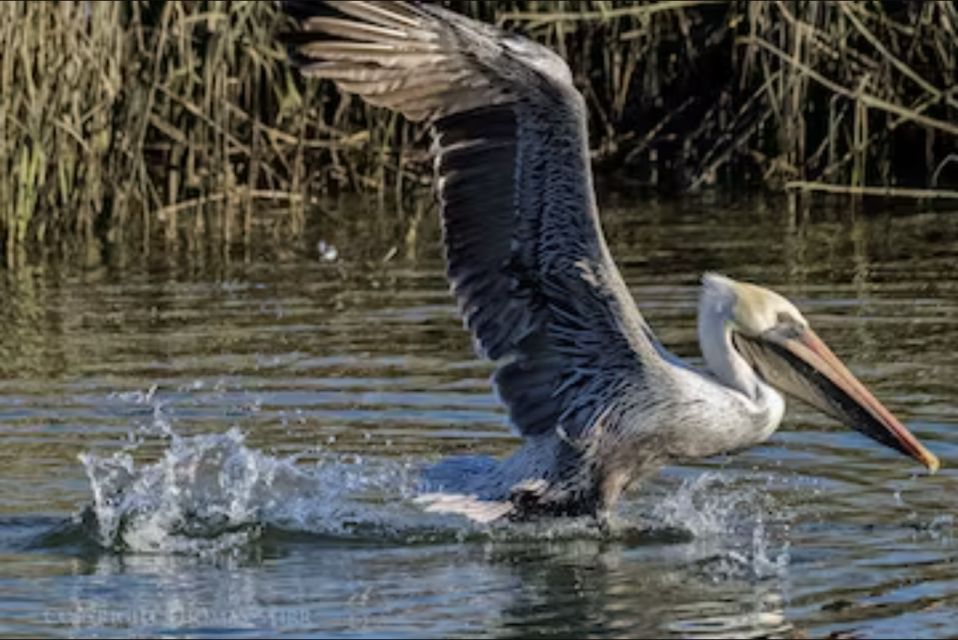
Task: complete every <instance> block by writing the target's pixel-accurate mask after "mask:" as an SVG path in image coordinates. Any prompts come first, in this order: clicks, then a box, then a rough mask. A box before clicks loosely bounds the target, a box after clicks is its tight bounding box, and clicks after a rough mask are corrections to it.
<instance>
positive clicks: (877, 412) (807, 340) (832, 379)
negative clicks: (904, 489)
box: [734, 329, 940, 473]
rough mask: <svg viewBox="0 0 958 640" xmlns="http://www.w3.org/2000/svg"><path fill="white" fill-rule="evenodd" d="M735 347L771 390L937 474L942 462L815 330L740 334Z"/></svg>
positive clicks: (737, 336) (736, 337) (736, 338)
mask: <svg viewBox="0 0 958 640" xmlns="http://www.w3.org/2000/svg"><path fill="white" fill-rule="evenodd" d="M734 339H735V345H736V347H737V348H738V349H739V351H740V352H741V353H742V355H743V356H744V357H745V358H746V359H747V360H749V361H750V362H751V363H752V365H753V366H754V367H755V368H756V370H757V371H758V372H759V374H760V375H761V376H762V377H763V378H764V379H765V380H766V381H767V382H768V383H769V384H771V385H772V386H774V387H776V388H777V389H780V390H781V391H783V392H785V393H787V394H788V395H790V396H793V397H795V398H798V399H799V400H802V401H804V402H807V403H808V404H810V405H812V406H813V407H815V408H817V409H819V410H820V411H823V412H824V413H826V414H828V415H830V416H832V417H834V418H835V419H837V420H839V421H841V422H842V423H844V424H846V425H848V426H849V427H852V428H853V429H856V430H857V431H860V432H862V433H863V434H865V435H867V436H868V437H870V438H872V439H874V440H876V441H878V442H880V443H882V444H884V445H886V446H888V447H891V448H893V449H895V450H897V451H900V452H901V453H904V454H905V455H908V456H911V457H912V458H914V459H915V460H917V461H918V462H920V463H922V464H923V465H925V466H926V467H928V469H929V470H930V471H931V472H932V473H934V472H935V471H937V470H938V467H939V466H940V462H939V460H938V458H937V457H936V456H935V454H933V453H932V452H931V451H929V450H928V449H926V448H925V446H924V445H922V444H921V442H919V441H918V439H917V438H916V437H915V436H914V435H912V433H911V432H910V431H909V430H908V429H907V428H906V427H905V425H903V424H902V423H901V422H900V421H899V420H898V418H896V417H895V416H894V415H892V413H891V411H889V410H888V409H887V408H886V407H885V405H883V404H882V403H881V402H879V400H878V399H877V398H876V397H875V396H874V395H872V393H871V392H870V391H869V390H868V389H866V388H865V385H863V384H862V383H861V382H860V381H859V380H858V378H856V377H855V376H854V374H852V372H851V371H849V370H848V367H846V366H845V365H844V364H843V363H842V361H841V360H839V359H838V357H837V356H836V355H835V354H834V353H832V350H831V349H829V348H828V346H827V345H826V344H825V343H824V342H823V341H822V340H821V338H819V337H818V336H817V335H816V334H815V332H814V331H812V330H811V329H805V330H804V331H802V332H801V333H799V334H797V335H786V336H783V335H780V334H778V333H776V332H774V331H771V332H768V333H767V334H765V335H763V336H762V337H761V338H757V339H756V338H746V337H744V336H740V335H736V336H735V338H734Z"/></svg>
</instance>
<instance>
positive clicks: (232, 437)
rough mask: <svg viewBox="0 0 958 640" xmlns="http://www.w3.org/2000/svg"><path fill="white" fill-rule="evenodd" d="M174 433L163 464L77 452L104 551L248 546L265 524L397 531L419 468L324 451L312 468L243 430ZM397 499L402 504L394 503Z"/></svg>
mask: <svg viewBox="0 0 958 640" xmlns="http://www.w3.org/2000/svg"><path fill="white" fill-rule="evenodd" d="M169 433H170V438H169V446H168V448H167V449H166V450H164V451H163V453H162V456H161V458H160V459H159V460H157V461H156V462H152V463H147V464H142V465H140V466H138V465H137V464H136V463H135V461H134V456H133V453H134V451H132V450H133V449H135V448H136V447H137V446H139V445H138V444H135V445H132V446H131V447H128V448H127V450H124V451H121V452H117V453H114V454H112V455H109V456H98V455H95V454H91V453H85V454H81V455H80V460H81V462H82V463H83V465H84V467H85V469H86V473H87V476H88V477H89V479H90V485H91V488H92V492H93V504H92V505H91V507H90V509H91V510H92V515H93V516H95V527H96V531H95V534H96V537H97V538H98V542H99V543H100V544H101V545H103V546H104V547H107V548H119V549H129V550H132V551H137V552H163V553H201V554H202V553H209V552H219V551H223V550H226V549H231V548H236V547H238V546H242V545H244V544H246V543H248V542H250V541H251V540H253V539H255V538H256V537H257V536H258V535H259V534H260V532H261V530H262V528H263V527H264V526H270V527H274V528H279V529H288V530H292V531H308V532H310V533H313V534H317V535H328V536H346V535H357V531H368V532H369V533H370V534H372V533H373V532H374V531H376V530H378V531H379V532H380V533H383V532H386V533H388V531H387V530H395V529H396V528H397V527H401V526H402V524H403V523H404V522H408V520H409V517H410V514H409V513H408V511H410V510H411V509H410V508H409V507H408V506H407V507H405V508H403V507H402V505H404V504H405V503H406V501H407V498H408V497H409V496H410V495H411V494H412V492H413V490H414V486H415V475H416V471H415V469H414V468H413V465H410V464H408V463H402V462H397V461H377V462H374V463H370V462H368V461H365V460H362V459H360V458H358V457H356V456H335V455H332V454H330V455H322V456H320V459H319V460H318V461H317V462H315V463H313V464H308V465H307V464H299V463H298V461H297V459H296V458H295V457H289V458H277V457H273V456H270V455H267V454H264V453H262V452H259V451H257V450H255V449H252V448H250V447H248V446H247V445H246V444H245V439H244V436H243V434H242V433H241V432H240V431H239V430H238V429H236V428H233V429H230V430H229V431H227V432H226V433H222V434H212V435H199V436H192V437H181V436H178V435H176V434H175V433H173V432H172V431H170V432H169ZM397 503H398V505H399V506H397Z"/></svg>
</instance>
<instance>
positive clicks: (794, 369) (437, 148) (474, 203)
mask: <svg viewBox="0 0 958 640" xmlns="http://www.w3.org/2000/svg"><path fill="white" fill-rule="evenodd" d="M284 6H285V7H286V10H287V12H289V13H290V14H291V15H293V16H294V17H296V18H297V19H298V20H299V24H300V33H299V34H298V35H297V36H296V37H295V41H294V42H293V43H292V45H291V49H292V57H293V60H294V62H296V63H297V64H298V65H299V68H300V70H301V72H302V73H303V74H305V75H306V76H312V77H317V78H326V79H329V80H332V81H334V82H335V83H336V84H337V85H338V86H339V88H340V89H341V90H343V91H345V92H347V93H352V94H356V95H358V96H361V97H362V99H364V100H365V101H366V102H368V103H370V104H372V105H377V106H381V107H385V108H387V109H391V110H394V111H398V112H400V113H402V114H404V115H405V116H406V117H407V118H408V119H410V120H414V121H424V122H427V123H428V125H429V127H430V129H431V133H432V140H433V144H432V154H433V157H434V162H435V174H436V181H435V184H436V191H437V194H438V200H439V205H440V210H441V215H442V222H443V238H444V247H445V255H446V261H447V275H448V278H449V281H450V285H451V289H452V292H453V293H454V295H455V298H456V300H457V302H458V306H459V311H460V313H461V315H462V318H463V322H464V324H465V326H466V327H467V328H468V329H469V330H470V331H471V332H472V335H473V337H474V341H475V346H476V350H477V352H478V354H479V355H480V356H481V357H484V358H487V359H489V360H491V361H493V362H494V363H495V365H496V370H495V373H494V375H493V385H494V387H495V390H496V391H497V393H498V396H499V398H500V399H501V401H502V403H503V404H504V405H505V407H506V409H507V410H508V416H509V420H510V422H511V424H512V425H513V426H514V427H515V429H516V430H517V431H518V432H519V434H520V435H521V436H522V437H523V443H522V445H521V446H520V447H519V448H518V450H517V451H516V452H515V453H514V454H513V455H512V456H511V457H509V458H507V459H505V460H504V461H502V462H499V461H495V460H492V459H490V458H478V457H467V458H453V459H450V460H447V461H445V462H441V463H439V464H438V465H436V466H435V467H433V468H432V469H429V470H427V471H426V473H425V478H426V482H427V485H428V487H430V489H431V491H430V493H429V494H427V495H426V496H425V498H426V502H427V508H428V509H430V510H436V511H449V512H456V513H461V514H464V515H467V516H470V517H473V518H475V519H477V520H483V521H488V520H494V519H497V518H503V517H507V518H511V519H521V518H530V517H537V516H579V515H592V516H595V517H596V518H598V519H599V521H600V522H604V521H605V519H606V518H607V517H608V515H609V513H610V510H611V509H612V508H613V507H614V505H615V504H616V502H617V501H618V499H619V497H620V495H621V494H622V492H623V490H624V489H626V488H627V487H629V486H632V485H634V484H636V483H637V482H638V481H639V480H641V479H642V478H643V477H646V476H648V475H649V474H650V473H652V472H654V471H656V470H658V469H659V468H660V467H661V466H663V465H666V464H669V463H673V462H680V461H683V460H689V459H698V458H706V457H709V456H715V455H717V454H721V453H725V452H730V451H735V450H739V449H743V448H745V447H750V446H753V445H756V444H759V443H761V442H764V441H765V440H766V439H768V438H769V437H770V436H771V435H772V434H773V433H774V432H775V430H776V429H777V428H778V426H779V425H780V424H781V422H782V417H783V415H784V412H785V400H784V398H783V394H785V395H787V396H790V397H792V398H796V399H798V400H801V401H804V402H806V403H808V404H810V405H811V406H813V407H815V408H817V409H819V410H820V411H822V412H824V413H825V414H827V415H828V416H831V417H833V418H834V419H836V420H838V421H840V422H842V423H844V424H845V425H847V426H849V427H851V428H854V429H856V430H858V431H860V432H862V433H863V434H865V435H866V436H868V437H870V438H872V439H874V440H876V441H878V442H880V443H882V444H884V445H886V446H888V447H891V448H893V449H896V450H897V451H899V452H901V453H903V454H906V455H909V456H911V457H912V458H914V459H915V460H916V461H918V462H920V463H922V464H924V465H925V466H927V468H928V469H929V470H930V471H931V472H934V471H935V470H937V468H938V466H939V462H938V459H937V458H936V457H935V455H934V454H932V453H931V452H930V451H929V450H928V449H926V448H925V447H924V446H923V445H922V444H921V443H920V442H919V441H918V440H917V439H916V438H915V437H914V436H913V435H912V434H911V433H910V432H909V431H908V429H907V428H905V426H904V425H903V424H902V423H901V422H899V421H898V419H896V418H895V416H893V415H892V414H891V412H890V411H889V410H888V409H886V408H885V406H884V405H883V404H882V403H881V402H879V401H878V400H877V399H876V398H875V396H873V395H872V394H871V393H870V392H869V391H868V390H867V389H866V388H865V386H864V385H863V384H862V383H861V382H859V381H858V380H857V379H856V378H855V376H854V375H853V374H852V373H851V372H850V371H849V370H848V368H846V367H845V365H843V364H842V363H841V361H840V360H839V359H838V358H837V357H836V356H835V355H834V353H832V351H831V350H830V349H829V348H828V347H827V346H826V345H825V343H824V342H822V340H821V339H820V338H819V337H818V336H817V335H816V334H815V332H814V331H813V330H812V329H811V327H810V326H809V324H808V321H806V320H805V318H804V317H803V316H802V314H801V313H800V312H799V310H798V309H797V308H796V307H795V306H794V305H793V304H792V303H791V302H789V301H788V300H786V299H785V298H784V297H782V296H781V295H779V294H777V293H775V292H773V291H770V290H768V289H765V288H762V287H759V286H756V285H754V284H748V283H745V282H738V281H736V280H733V279H731V278H728V277H725V276H722V275H718V274H715V273H709V274H706V275H705V276H704V277H703V279H702V288H701V295H700V298H699V305H698V337H699V343H700V346H701V350H702V355H703V357H704V360H705V363H706V365H707V370H705V371H700V370H696V369H695V368H693V367H691V366H690V365H688V364H686V363H685V362H683V361H682V360H680V359H679V358H677V357H676V356H674V355H672V354H671V353H669V352H668V351H667V350H666V349H665V348H664V347H663V346H662V345H661V344H660V343H659V341H658V340H657V339H656V338H655V336H654V334H653V333H652V330H651V329H650V327H649V325H648V324H647V323H646V322H645V320H644V319H643V317H642V314H641V313H640V311H639V308H638V306H637V305H636V303H635V301H634V300H633V298H632V295H631V294H630V292H629V289H628V288H627V287H626V285H625V283H624V281H623V279H622V276H621V274H620V273H619V270H618V269H617V268H616V265H615V263H614V262H613V260H612V257H611V255H610V254H609V249H608V247H607V245H606V241H605V238H604V237H603V234H602V229H601V226H600V222H599V217H598V210H597V207H596V201H595V193H594V190H593V184H592V173H591V167H590V162H589V146H588V135H587V126H586V106H585V102H584V100H583V97H582V95H581V94H580V93H579V92H578V90H576V88H575V86H574V85H573V81H572V75H571V73H570V71H569V67H568V66H567V65H566V63H565V61H564V60H563V59H562V58H561V57H559V56H558V55H557V54H556V53H554V52H553V51H551V50H549V49H547V48H545V47H543V46H541V45H539V44H536V43H534V42H532V41H530V40H527V39H526V38H523V37H520V36H517V35H513V34H510V33H506V32H504V31H501V30H499V29H497V28H495V27H493V26H491V25H487V24H484V23H481V22H477V21H475V20H472V19H468V18H466V17H464V16H462V15H459V14H456V13H454V12H451V11H448V10H446V9H443V8H441V7H438V6H434V5H427V4H419V3H415V2H372V1H370V2H360V1H354V0H350V1H347V2H336V1H327V2H325V3H323V4H319V3H311V2H302V1H300V2H288V3H286V4H285V5H284Z"/></svg>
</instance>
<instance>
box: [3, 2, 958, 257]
mask: <svg viewBox="0 0 958 640" xmlns="http://www.w3.org/2000/svg"><path fill="white" fill-rule="evenodd" d="M449 4H451V5H452V6H453V8H455V9H456V10H459V11H463V12H465V13H468V14H470V15H473V16H477V17H480V18H482V19H484V20H488V21H494V22H497V23H499V24H501V25H504V26H506V27H507V28H510V29H513V30H518V31H521V32H524V33H526V34H528V35H529V36H530V37H532V38H535V39H536V40H538V41H540V42H544V43H546V44H548V45H550V46H552V47H554V48H555V49H557V50H558V51H559V52H560V53H562V54H563V55H564V56H566V58H567V59H568V60H569V62H570V66H571V67H572V69H573V73H574V75H575V77H576V81H577V84H578V85H579V87H580V88H581V89H582V91H583V93H584V94H585V96H586V99H587V101H588V103H589V106H590V109H591V112H592V119H591V121H592V127H593V131H592V141H593V154H594V157H595V161H596V164H597V166H598V167H599V170H600V171H602V170H617V171H618V172H619V173H620V174H621V175H622V176H623V177H624V178H626V179H628V180H632V181H635V182H637V183H640V184H644V185H648V186H650V187H654V188H658V189H664V190H676V191H685V190H696V189H701V188H705V187H710V186H712V185H719V186H736V187H737V186H740V185H748V186H753V187H754V186H759V187H765V188H771V189H775V190H782V189H795V190H801V191H830V192H836V191H837V192H845V193H849V194H852V195H863V194H864V195H886V196H901V197H909V198H916V197H917V198H923V197H928V198H935V197H950V195H949V194H953V193H954V190H955V187H956V186H958V45H956V42H958V13H956V6H955V4H954V3H952V2H944V1H941V2H923V3H912V2H909V3H905V2H861V3H859V2H831V3H819V2H804V1H803V2H799V1H788V2H762V3H751V2H744V1H736V2H710V1H708V0H662V1H660V2H649V3H627V2H618V1H617V2H610V1H601V0H588V1H582V2H578V1H576V2H551V1H550V2H546V1H542V0H504V1H502V2H483V1H479V0H459V1H453V2H450V3H449ZM290 28H291V25H290V24H289V23H288V22H287V21H286V19H285V18H284V17H283V16H282V15H281V14H280V12H279V11H278V6H277V5H276V4H275V3H272V2H257V1H248V0H236V1H234V2H222V1H204V2H180V1H174V0H170V1H166V2H164V1H161V0H153V1H147V0H125V1H122V2H109V3H101V2H50V3H48V2H9V3H0V256H2V259H0V261H2V263H3V264H6V265H7V266H15V265H16V264H18V263H20V262H22V261H24V260H25V259H27V258H29V257H30V256H34V255H42V254H52V255H63V254H69V255H81V256H89V258H90V259H91V260H97V259H99V258H100V257H102V254H103V253H104V252H106V251H110V250H111V248H117V247H123V248H124V250H123V252H124V254H132V255H149V254H150V252H151V251H157V250H160V251H164V252H173V253H175V252H177V251H186V252H195V251H216V252H221V253H223V254H227V255H228V254H229V253H230V252H235V251H237V250H239V251H241V252H243V255H249V252H250V247H251V245H252V244H254V243H255V242H258V241H259V240H258V239H260V238H278V239H282V238H290V237H297V236H298V235H299V234H301V232H302V229H303V226H304V224H305V222H306V215H307V211H309V212H314V211H318V210H321V209H322V207H319V208H317V207H316V206H315V205H316V203H317V202H321V201H322V199H323V198H325V197H327V196H329V195H334V194H336V193H337V192H340V191H363V192H366V193H369V194H371V195H372V196H374V198H375V199H378V201H379V202H380V203H383V204H384V205H385V204H386V203H387V202H388V203H390V206H389V207H388V208H387V209H388V210H389V211H390V212H391V213H390V215H395V216H397V218H398V222H399V223H400V224H403V225H405V226H406V227H407V228H408V230H409V233H411V234H415V226H416V224H417V223H418V220H419V219H421V218H422V216H423V210H422V208H421V207H410V206H409V204H408V203H407V202H405V198H404V196H405V195H406V194H409V193H411V192H418V191H419V190H421V188H422V187H424V186H426V185H428V182H429V171H428V167H429V164H428V162H427V161H426V158H425V148H426V145H424V144H423V143H422V138H423V137H424V132H423V129H422V127H421V126H416V125H409V124H408V123H405V122H403V121H402V120H401V119H400V118H398V117H397V116H395V115H392V114H389V113H386V112H384V111H382V110H379V109H374V108H370V107H368V106H366V105H364V104H362V103H361V102H360V101H358V100H355V99H351V98H349V97H347V96H340V95H339V94H337V93H336V91H335V89H334V88H333V87H332V86H329V85H326V84H323V85H317V84H313V83H309V82H304V81H303V80H302V79H300V78H299V77H298V76H297V74H296V73H295V72H294V71H293V70H292V69H291V68H290V67H289V65H288V64H287V63H286V61H285V49H284V47H283V45H282V44H281V42H280V39H279V38H278V37H277V36H278V34H280V33H281V32H284V31H287V30H289V29H290ZM407 211H411V213H406V212H407Z"/></svg>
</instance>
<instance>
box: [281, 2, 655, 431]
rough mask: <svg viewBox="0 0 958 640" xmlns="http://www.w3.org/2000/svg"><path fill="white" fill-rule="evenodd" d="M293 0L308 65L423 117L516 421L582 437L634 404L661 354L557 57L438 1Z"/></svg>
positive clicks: (467, 277)
mask: <svg viewBox="0 0 958 640" xmlns="http://www.w3.org/2000/svg"><path fill="white" fill-rule="evenodd" d="M287 7H288V10H289V11H290V13H292V14H294V15H296V16H297V17H299V18H300V20H301V26H302V30H303V32H304V34H301V35H300V36H299V41H300V44H298V45H296V46H295V56H296V58H297V61H298V62H299V64H300V65H301V70H302V72H303V73H304V74H306V75H310V76H317V77H320V78H329V79H331V80H334V81H335V82H336V83H337V84H338V85H339V87H340V88H341V89H343V90H344V91H347V92H352V93H356V94H358V95H360V96H362V97H363V99H365V100H366V101H368V102H370V103H372V104H375V105H380V106H383V107H386V108H388V109H393V110H396V111H400V112H402V113H403V114H405V115H406V116H407V117H408V118H410V119H413V120H427V121H428V122H429V123H430V125H431V126H432V130H433V139H434V143H433V152H434V155H435V165H436V173H437V184H438V194H439V199H440V204H441V208H442V219H443V228H444V238H445V248H446V257H447V260H448V275H449V280H450V281H451V283H452V289H453V291H454V292H455V295H456V297H457V298H458V301H459V307H460V310H461V312H462V316H463V319H464V321H465V324H466V326H468V327H469V329H470V330H471V331H472V332H473V335H474V336H475V339H476V343H477V345H478V348H479V350H480V352H481V353H482V354H483V355H484V356H486V357H488V358H490V359H492V360H495V361H497V362H498V363H499V367H498V369H497V371H496V374H495V378H494V381H495V385H496V388H497V390H498V392H499V395H500V397H501V398H502V400H503V402H505V404H506V405H507V407H508V409H509V415H510V418H511V420H512V423H513V424H514V425H515V426H516V427H517V428H518V430H519V431H520V432H521V433H522V434H523V435H537V434H544V433H548V432H550V431H551V430H553V429H557V430H558V433H559V434H560V435H561V436H562V437H565V438H572V439H579V438H582V437H584V436H587V435H588V434H590V433H591V432H592V431H593V430H594V429H595V428H596V426H597V425H598V424H599V423H602V425H603V427H604V428H609V427H610V426H613V425H614V424H615V422H616V418H617V417H619V416H620V415H621V414H622V413H623V412H625V411H628V410H630V409H632V408H634V405H635V404H636V403H640V402H643V400H644V398H643V396H644V395H645V393H644V391H645V387H646V384H645V377H646V376H647V375H648V373H649V371H648V369H649V367H650V366H654V365H655V364H657V363H658V361H659V356H658V352H657V348H656V346H655V345H654V343H653V340H654V338H652V337H651V332H650V331H649V329H648V327H647V326H646V324H645V322H644V321H643V319H642V317H641V315H640V314H639V311H638V308H637V307H636V305H635V302H634V301H633V300H632V297H631V295H630V294H629V292H628V290H627V289H626V287H625V285H624V283H623V281H622V278H621V276H620V274H619V271H618V269H616V267H615V264H614V263H613V262H612V259H611V257H610V255H609V252H608V249H607V247H606V244H605V240H604V238H603V236H602V230H601V228H600V226H599V220H598V216H597V212H596V205H595V195H594V193H593V189H592V173H591V169H590V166H589V155H588V140H587V135H588V134H587V127H586V108H585V104H584V101H583V99H582V96H581V94H579V92H578V91H577V90H576V89H575V87H574V86H573V84H572V77H571V74H570V72H569V68H568V66H567V65H566V63H565V62H564V61H563V60H562V59H561V58H560V57H559V56H558V55H556V54H555V53H553V52H552V51H550V50H548V49H546V48H544V47H542V46H540V45H538V44H535V43H533V42H531V41H529V40H527V39H525V38H522V37H518V36H515V35H509V34H506V33H504V32H502V31H500V30H498V29H496V28H494V27H492V26H490V25H486V24H482V23H479V22H476V21H474V20H471V19H468V18H466V17H464V16H461V15H458V14H455V13H452V12H450V11H447V10H445V9H442V8H440V7H437V6H434V5H424V4H417V3H411V2H408V3H407V2H356V1H348V2H332V1H330V2H326V3H325V7H324V6H323V5H320V4H318V3H310V2H302V1H299V2H293V3H288V4H287ZM330 9H332V10H333V11H332V12H331V11H330ZM313 35H315V37H311V36H313ZM628 403H631V404H628ZM609 421H611V422H612V424H611V425H610V423H609Z"/></svg>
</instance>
